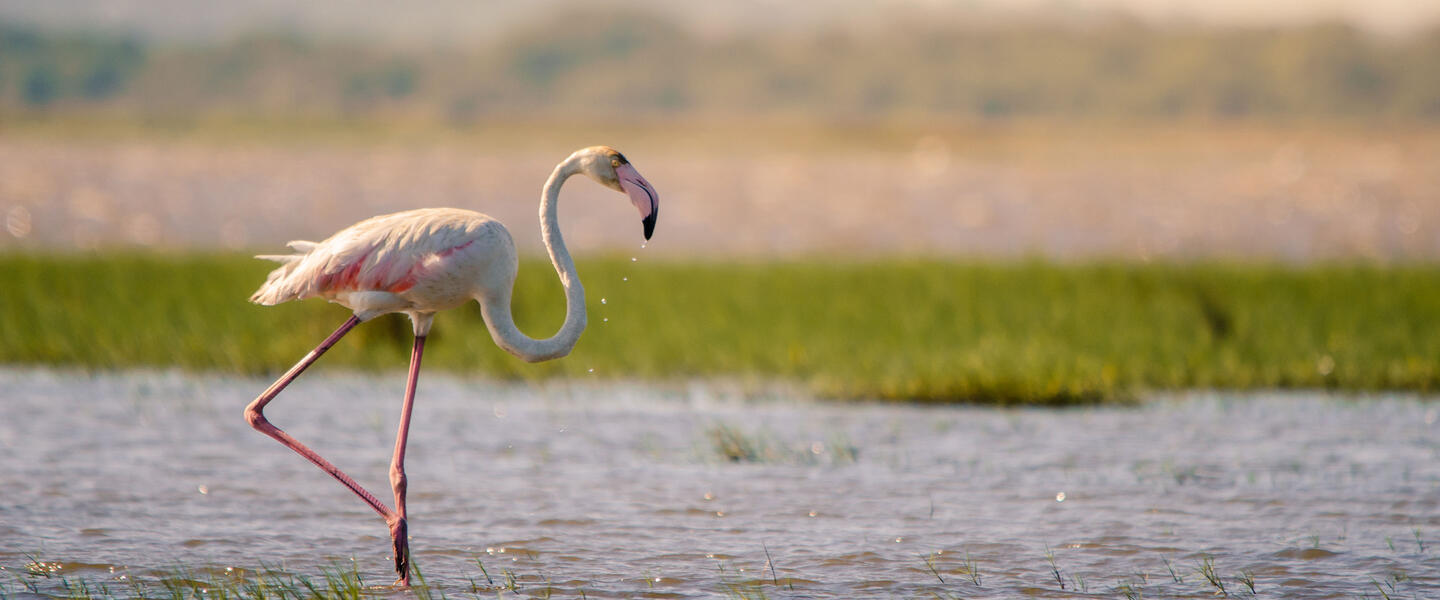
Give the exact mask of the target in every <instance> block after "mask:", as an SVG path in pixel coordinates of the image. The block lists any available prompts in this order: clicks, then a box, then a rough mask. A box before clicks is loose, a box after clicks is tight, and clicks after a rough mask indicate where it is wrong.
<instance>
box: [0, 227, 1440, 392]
mask: <svg viewBox="0 0 1440 600" xmlns="http://www.w3.org/2000/svg"><path fill="white" fill-rule="evenodd" d="M270 266H271V265H270V264H269V263H265V262H261V261H257V260H253V259H250V258H248V257H243V256H233V255H169V254H138V253H118V254H114V253H112V254H109V255H106V256H95V255H26V254H9V255H0V277H3V281H4V285H3V286H0V363H12V364H45V365H61V366H67V367H82V368H94V369H110V368H132V367H169V366H178V367H182V368H185V369H194V370H206V371H227V372H240V373H249V374H276V373H279V372H281V371H283V370H284V369H285V368H287V367H289V366H290V365H291V364H293V363H294V362H295V361H296V360H298V359H299V358H300V357H301V356H303V355H304V354H305V353H306V352H307V351H309V350H310V349H311V348H312V347H313V346H314V345H315V344H316V343H318V342H319V340H320V339H322V338H323V337H324V336H325V335H326V334H328V333H329V332H330V331H331V330H333V329H334V328H335V327H336V326H338V325H339V324H340V323H341V322H342V321H343V320H344V319H345V318H346V316H347V312H346V311H345V310H344V309H343V308H341V307H339V306H336V305H332V304H327V303H325V302H323V301H320V300H309V301H305V302H294V303H289V304H285V305H281V306H276V307H261V306H255V305H252V304H249V303H248V302H247V301H246V298H248V297H249V294H250V292H251V291H253V289H254V288H255V287H256V286H258V285H259V283H260V282H261V281H262V280H263V279H264V274H265V273H266V271H267V270H268V269H269V268H270ZM580 272H581V277H582V279H583V281H584V282H585V285H586V290H587V295H588V298H589V302H590V306H589V310H590V328H589V329H588V330H587V331H586V332H585V335H584V336H583V337H582V338H581V340H580V344H579V346H578V347H577V348H576V350H575V352H574V353H573V354H572V355H571V356H570V357H568V358H565V359H563V360H559V361H552V362H549V363H542V364H538V365H530V364H526V363H523V362H521V361H519V360H517V359H514V358H512V357H510V356H509V355H507V354H505V353H504V352H502V351H500V350H498V349H497V348H496V347H495V346H494V344H493V343H492V342H491V341H490V339H489V335H488V333H487V332H486V330H485V328H484V326H483V324H482V322H481V318H480V311H479V309H478V307H477V306H475V305H473V304H472V305H469V306H467V307H465V308H462V309H458V310H455V311H450V312H448V313H442V314H441V315H440V316H439V318H438V319H437V322H436V327H435V330H434V331H433V332H432V336H431V339H430V344H429V345H428V346H427V348H426V353H425V364H426V367H427V369H431V370H435V369H440V370H446V371H451V372H456V373H462V374H466V375H485V376H492V377H499V378H510V379H539V378H548V377H573V378H641V379H679V378H689V377H727V378H735V379H740V380H742V381H762V382H763V381H770V380H788V381H798V382H802V383H804V384H806V385H808V386H810V388H811V389H812V390H814V391H815V392H816V393H819V394H822V395H825V396H831V397H840V398H886V399H903V400H921V401H977V402H990V403H1049V404H1066V403H1076V402H1094V401H1109V400H1123V399H1127V398H1133V397H1134V396H1135V395H1136V394H1137V393H1138V392H1141V391H1145V390H1165V389H1183V388H1196V387H1199V388H1236V389H1250V388H1287V387H1303V388H1332V389H1342V390H1414V391H1421V392H1431V391H1434V390H1437V389H1440V362H1437V358H1436V357H1440V269H1436V268H1434V267H1431V266H1424V265H1412V266H1365V265H1312V266H1302V267H1286V266H1274V265H1232V264H1164V265H1139V264H1128V263H1092V264H1073V265H1072V264H1055V263H1047V262H1041V261H1020V262H1002V263H965V262H942V261H933V260H904V259H893V260H881V261H873V262H840V263H832V262H820V261H792V262H771V263H744V262H664V261H661V262H654V261H645V260H642V261H641V262H638V263H635V262H631V261H630V260H629V258H628V257H617V258H602V259H590V260H582V261H581V262H580ZM623 278H628V280H625V279H623ZM602 298H603V299H604V300H605V302H604V303H603V304H602V302H601V300H602ZM563 303H564V299H563V297H562V295H561V292H560V288H559V283H558V281H557V280H556V278H555V275H554V273H553V271H552V270H551V269H550V267H549V265H548V264H545V263H543V262H539V261H534V260H531V261H526V262H525V263H524V264H522V265H521V272H520V278H519V281H518V283H517V289H516V300H515V313H516V318H517V320H518V321H519V324H520V327H521V329H522V330H524V331H526V332H527V333H529V334H530V335H531V336H534V337H545V336H548V335H550V334H551V333H553V332H554V331H555V329H557V328H558V327H559V324H560V322H561V321H562V320H563ZM606 319H608V321H607V320H606ZM409 346H410V329H409V324H408V322H407V321H406V320H405V319H404V317H400V316H388V317H384V318H381V319H378V320H376V321H375V322H372V323H368V324H365V325H363V326H361V327H359V328H357V329H356V330H355V332H354V333H352V334H351V335H350V336H349V337H347V338H346V339H345V340H343V341H342V342H341V343H340V344H339V345H338V346H337V347H336V348H335V349H334V350H332V351H331V353H330V354H329V355H327V356H326V357H325V358H324V359H323V360H322V361H321V362H320V366H321V368H337V367H340V368H353V369H390V370H397V371H398V370H401V369H403V368H404V366H405V364H406V361H407V358H408V355H409ZM591 369H593V370H594V371H593V373H592V372H591V371H590V370H591Z"/></svg>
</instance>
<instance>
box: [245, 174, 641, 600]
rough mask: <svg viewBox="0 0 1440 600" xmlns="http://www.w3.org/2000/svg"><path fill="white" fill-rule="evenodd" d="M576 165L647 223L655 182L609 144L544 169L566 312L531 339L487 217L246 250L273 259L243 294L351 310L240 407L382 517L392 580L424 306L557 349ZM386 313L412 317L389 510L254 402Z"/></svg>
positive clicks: (520, 346)
mask: <svg viewBox="0 0 1440 600" xmlns="http://www.w3.org/2000/svg"><path fill="white" fill-rule="evenodd" d="M577 173H580V174H584V175H586V176H588V177H590V178H591V179H594V180H595V181H597V182H599V183H600V184H601V185H604V186H605V187H608V188H611V189H613V190H615V191H618V192H622V193H625V194H627V195H628V196H629V197H630V200H631V202H633V203H634V204H635V207H636V208H637V209H639V211H640V219H641V223H642V224H643V225H644V232H645V239H646V240H649V239H650V234H651V233H653V232H654V231H655V217H656V215H657V214H658V212H659V209H660V206H659V202H660V198H659V196H658V195H656V193H655V189H654V188H653V187H651V186H650V183H649V182H648V181H646V180H645V178H644V177H641V176H640V173H639V172H637V171H636V170H635V167H634V166H632V165H631V164H630V161H628V160H626V159H625V156H624V155H622V154H620V153H619V152H616V151H615V150H614V149H612V148H609V147H607V146H592V147H589V148H583V149H581V150H577V151H576V152H575V153H573V154H571V155H570V156H569V157H568V158H566V159H565V160H564V161H562V162H561V163H560V164H559V165H557V166H556V167H555V170H554V172H552V173H551V174H550V178H549V180H547V181H546V182H545V187H544V188H543V189H542V191H541V194H540V233H541V236H542V238H543V239H544V242H545V249H546V250H547V251H549V253H550V261H551V263H552V264H554V266H555V272H556V273H559V275H560V284H561V285H562V286H563V287H564V288H565V307H566V309H565V323H564V324H563V325H561V327H560V330H559V332H557V333H556V334H555V335H553V336H551V337H549V338H546V339H543V340H537V339H532V338H530V337H527V336H526V335H525V334H523V333H521V332H520V330H519V329H518V328H516V327H515V321H514V319H513V318H512V317H511V314H510V294H511V291H512V290H513V288H514V286H515V273H516V271H517V270H518V266H519V265H518V261H517V260H516V253H515V243H514V241H513V240H512V239H511V238H510V232H509V231H507V230H506V229H505V226H504V225H501V224H500V222H499V221H496V220H494V219H492V218H490V217H488V216H486V215H483V214H480V213H478V212H474V211H469V210H461V209H456V208H427V209H419V210H410V211H405V212H398V213H394V214H388V215H381V216H378V217H374V218H371V219H368V220H365V221H361V222H359V223H356V224H354V225H351V226H350V227H347V228H345V229H342V230H340V231H339V232H337V233H336V234H335V235H332V236H330V237H329V238H328V239H326V240H325V241H323V242H319V243H315V242H306V241H295V242H290V243H289V247H290V248H291V249H292V250H294V251H295V253H294V254H287V255H281V256H257V257H256V258H261V259H266V260H273V261H276V262H279V263H281V265H280V267H279V268H277V269H275V270H274V271H271V272H270V275H269V277H267V278H266V280H265V283H264V284H263V285H261V286H260V289H259V290H257V291H256V292H255V294H254V295H253V296H251V297H250V300H251V301H252V302H255V303H257V304H263V305H267V306H269V305H274V304H279V303H281V302H287V301H290V300H301V299H305V298H312V297H317V296H318V297H321V298H324V299H326V300H329V301H331V302H334V303H337V304H340V305H342V306H344V307H346V308H348V309H350V310H352V311H354V314H352V315H351V316H350V318H349V319H348V320H346V321H345V323H344V324H342V325H340V327H339V328H338V329H336V330H335V332H334V333H331V334H330V336H329V337H327V338H325V340H324V341H322V342H320V345H319V346H316V347H315V349H314V350H311V351H310V353H309V354H306V355H305V357H304V358H302V359H300V362H297V363H295V366H293V367H290V370H289V371H286V372H285V374H284V375H282V376H281V377H280V378H279V379H277V380H276V381H275V383H273V384H271V385H270V387H269V388H267V389H266V390H265V392H264V393H262V394H260V396H259V397H257V398H255V401H253V402H251V403H250V404H249V405H248V406H246V407H245V420H246V421H247V422H249V423H250V426H251V427H254V428H255V429H256V430H258V431H260V432H261V433H264V434H265V435H268V436H270V437H272V438H275V440H277V441H279V442H280V443H281V444H284V445H285V446H286V447H288V448H290V449H291V450H294V451H295V452H296V453H298V454H300V455H301V456H303V457H305V458H306V459H307V460H309V461H310V462H312V463H314V464H315V465H316V466H318V467H320V468H321V469H323V470H324V471H325V472H326V473H329V474H330V475H331V476H332V477H334V478H335V479H336V480H338V481H339V482H340V483H341V484H343V485H344V486H345V487H347V488H349V489H350V491H352V492H354V493H355V494H356V495H357V496H359V497H360V499H362V500H364V501H365V503H366V504H368V505H370V508H373V509H375V512H377V513H379V514H380V516H381V517H382V518H384V519H385V523H386V525H388V526H389V528H390V539H391V542H392V549H393V551H394V552H395V572H396V573H397V574H398V575H399V578H398V579H397V580H396V582H395V583H396V585H400V586H408V585H409V584H410V552H409V540H408V532H407V526H406V512H405V491H406V479H405V443H406V439H407V437H408V435H409V430H410V409H411V407H412V406H413V404H414V401H415V386H416V383H417V382H418V381H419V377H420V356H421V353H422V351H423V350H424V347H425V336H426V335H427V334H428V333H429V332H430V325H431V323H432V322H433V320H434V318H435V313H436V312H437V311H441V310H445V309H447V308H455V307H457V306H460V305H462V304H464V303H466V302H468V301H470V300H472V299H473V300H476V301H478V302H479V303H480V310H481V313H482V315H483V316H484V318H485V326H486V328H488V329H489V330H490V337H491V338H492V339H494V340H495V343H496V344H497V345H499V346H500V347H501V348H503V349H505V350H506V351H508V352H509V353H511V354H513V355H515V356H517V357H519V358H520V359H522V360H525V361H528V362H539V361H544V360H550V359H554V358H560V357H562V356H565V355H567V354H569V353H570V350H571V349H573V348H574V347H575V343H576V342H577V341H578V340H579V339H580V333H581V332H582V331H584V330H585V290H584V288H582V287H581V285H580V278H579V276H578V275H576V273H575V263H574V261H573V260H571V258H570V253H569V251H567V250H566V249H565V240H564V239H563V238H562V237H561V235H560V224H559V221H558V219H557V217H556V204H557V202H558V199H559V196H560V187H561V186H562V185H563V184H564V183H565V181H566V180H567V179H569V178H570V176H572V175H575V174H577ZM397 312H400V313H405V314H406V315H409V317H410V321H411V322H412V323H413V324H414V329H415V343H414V346H413V348H412V350H411V353H410V371H409V376H408V379H407V380H406V384H405V400H404V403H403V404H402V406H401V409H400V427H399V431H398V432H397V433H396V436H395V452H394V455H393V457H392V459H391V462H390V486H391V488H392V491H393V492H394V494H395V506H394V508H390V507H387V506H385V504H384V503H383V502H381V501H380V500H379V499H377V498H376V497H375V496H374V494H371V493H370V492H369V491H368V490H366V489H365V488H364V487H362V486H361V485H360V484H359V483H356V481H355V480H354V479H351V478H350V476H349V475H346V474H345V473H344V472H343V471H341V470H340V469H339V468H337V467H336V466H335V465H333V464H331V463H330V461H327V460H325V459H324V458H322V457H321V456H320V455H319V454H317V453H316V452H315V451H314V450H311V449H310V448H309V447H307V446H305V445H304V444H302V443H300V442H299V441H298V440H296V439H295V438H293V437H291V436H290V435H289V434H287V433H285V432H284V431H282V430H280V428H278V427H276V426H274V425H272V424H270V421H269V420H267V419H266V418H265V414H264V410H265V406H266V405H267V404H269V403H270V401H271V400H274V399H275V397H276V396H277V395H279V394H280V392H281V391H283V390H284V389H285V387H286V386H287V385H289V384H290V382H291V381H293V380H294V379H295V378H296V377H298V376H299V375H300V374H301V373H303V372H304V371H305V369H306V368H307V367H309V366H310V365H311V364H312V363H314V362H315V360H316V359H318V358H320V355H322V354H324V353H325V351H326V350H329V349H330V347H331V346H334V345H335V343H336V342H338V341H339V340H340V338H341V337H344V335H345V334H346V333H348V332H349V331H350V330H351V329H352V328H354V327H355V326H356V325H359V324H360V323H363V322H365V321H369V320H370V319H373V318H375V317H378V316H380V315H383V314H387V313H397Z"/></svg>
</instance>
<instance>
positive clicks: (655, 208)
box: [581, 146, 660, 240]
mask: <svg viewBox="0 0 1440 600" xmlns="http://www.w3.org/2000/svg"><path fill="white" fill-rule="evenodd" d="M581 152H583V153H584V154H585V156H584V158H583V159H582V161H581V168H582V169H583V170H584V172H585V174H587V175H589V176H590V177H591V178H593V179H595V181H598V182H600V183H601V185H604V186H605V187H608V188H610V189H612V190H615V191H617V192H621V193H624V194H625V195H627V196H630V202H631V203H632V204H634V205H635V208H636V209H638V210H639V211H640V223H641V224H642V225H644V226H645V239H647V240H648V239H650V234H652V233H654V232H655V217H656V216H657V215H659V214H660V195H659V194H657V193H655V188H654V187H653V186H651V185H650V182H648V181H645V178H644V177H641V176H640V172H639V171H636V170H635V166H634V165H632V164H630V161H628V160H625V155H624V154H621V153H619V152H617V151H616V150H615V149H614V148H611V147H609V146H594V147H591V148H586V149H584V150H582V151H581Z"/></svg>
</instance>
